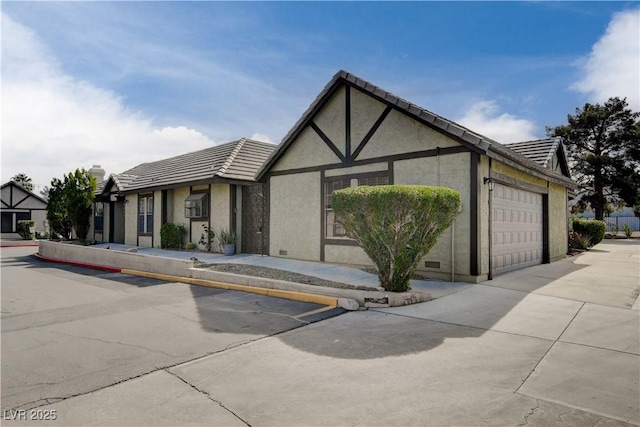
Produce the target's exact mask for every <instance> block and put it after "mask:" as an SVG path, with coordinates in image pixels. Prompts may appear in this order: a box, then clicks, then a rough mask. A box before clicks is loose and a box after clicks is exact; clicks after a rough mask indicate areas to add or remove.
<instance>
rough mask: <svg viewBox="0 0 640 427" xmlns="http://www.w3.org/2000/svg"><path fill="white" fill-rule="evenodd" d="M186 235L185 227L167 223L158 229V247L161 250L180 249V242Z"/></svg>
mask: <svg viewBox="0 0 640 427" xmlns="http://www.w3.org/2000/svg"><path fill="white" fill-rule="evenodd" d="M186 235H187V227H186V226H184V225H182V224H173V223H171V222H167V223H165V224H162V227H160V247H161V248H162V249H182V241H183V240H184V238H185V236H186Z"/></svg>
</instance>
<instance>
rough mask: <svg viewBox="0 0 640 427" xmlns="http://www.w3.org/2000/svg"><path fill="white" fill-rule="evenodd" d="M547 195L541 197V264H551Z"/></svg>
mask: <svg viewBox="0 0 640 427" xmlns="http://www.w3.org/2000/svg"><path fill="white" fill-rule="evenodd" d="M549 249H550V248H549V194H543V195H542V263H543V264H549V263H550V262H551V254H550V252H549Z"/></svg>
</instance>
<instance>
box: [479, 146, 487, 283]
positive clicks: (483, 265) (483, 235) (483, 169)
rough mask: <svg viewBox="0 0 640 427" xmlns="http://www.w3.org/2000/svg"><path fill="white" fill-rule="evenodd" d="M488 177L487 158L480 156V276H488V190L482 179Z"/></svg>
mask: <svg viewBox="0 0 640 427" xmlns="http://www.w3.org/2000/svg"><path fill="white" fill-rule="evenodd" d="M488 176H489V158H488V157H487V156H480V165H478V182H480V183H481V185H480V194H478V199H479V200H480V210H479V212H478V214H479V215H480V218H478V228H480V254H481V255H480V274H487V275H488V274H489V188H488V186H487V185H485V184H484V183H483V179H484V178H485V177H488Z"/></svg>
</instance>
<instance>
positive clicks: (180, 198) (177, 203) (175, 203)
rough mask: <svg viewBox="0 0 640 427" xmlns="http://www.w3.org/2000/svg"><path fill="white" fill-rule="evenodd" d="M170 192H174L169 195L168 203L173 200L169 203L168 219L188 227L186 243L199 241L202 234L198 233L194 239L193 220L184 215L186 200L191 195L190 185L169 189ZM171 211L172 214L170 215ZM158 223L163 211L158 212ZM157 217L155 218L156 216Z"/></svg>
mask: <svg viewBox="0 0 640 427" xmlns="http://www.w3.org/2000/svg"><path fill="white" fill-rule="evenodd" d="M168 192H169V193H172V195H171V197H167V203H169V202H171V204H170V205H167V221H168V222H172V223H174V224H176V225H180V224H181V225H184V226H186V227H187V230H189V232H188V233H187V237H186V238H185V240H186V243H189V242H193V243H196V244H197V243H198V240H199V239H200V235H199V234H198V238H197V239H195V240H194V237H193V234H194V233H193V230H192V225H191V221H190V220H189V218H185V217H184V201H185V199H186V198H187V197H189V187H181V188H174V189H173V190H169V191H168ZM169 212H171V213H172V214H171V215H169ZM156 218H157V220H158V223H160V218H161V212H160V211H159V212H158V215H157V216H156ZM154 219H155V218H154Z"/></svg>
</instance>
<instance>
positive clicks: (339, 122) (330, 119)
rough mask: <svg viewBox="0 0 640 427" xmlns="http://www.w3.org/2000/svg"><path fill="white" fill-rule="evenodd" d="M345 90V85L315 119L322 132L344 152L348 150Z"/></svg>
mask: <svg viewBox="0 0 640 427" xmlns="http://www.w3.org/2000/svg"><path fill="white" fill-rule="evenodd" d="M345 92H346V89H345V88H344V87H343V88H341V89H339V90H338V91H337V92H336V93H335V94H334V95H333V96H332V97H331V99H330V100H329V101H328V102H327V104H326V105H325V106H324V108H323V109H322V111H320V112H319V113H318V114H317V115H316V116H315V117H314V118H313V121H314V122H315V123H316V124H317V125H318V127H319V128H320V129H322V132H324V134H325V135H327V136H328V137H329V139H330V140H331V142H333V143H334V145H335V146H336V148H338V150H340V152H341V153H342V154H345V152H346V145H347V144H346V137H345V130H344V129H345V126H346V123H345Z"/></svg>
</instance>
